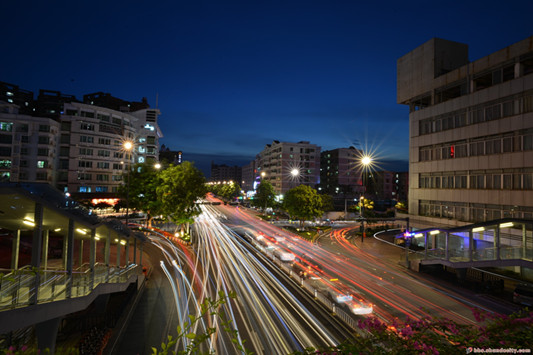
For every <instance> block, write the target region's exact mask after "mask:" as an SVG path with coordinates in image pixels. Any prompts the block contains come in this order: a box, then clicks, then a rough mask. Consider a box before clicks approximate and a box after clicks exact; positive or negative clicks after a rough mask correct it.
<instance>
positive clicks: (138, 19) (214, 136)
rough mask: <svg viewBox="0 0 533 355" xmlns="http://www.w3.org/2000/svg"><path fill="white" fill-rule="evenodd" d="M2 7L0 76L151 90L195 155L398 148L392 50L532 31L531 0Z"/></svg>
mask: <svg viewBox="0 0 533 355" xmlns="http://www.w3.org/2000/svg"><path fill="white" fill-rule="evenodd" d="M0 13H2V21H0V29H1V33H2V42H1V46H2V50H1V51H0V81H6V82H9V83H13V84H16V85H19V86H20V87H22V88H24V89H28V90H32V91H34V92H35V93H37V92H38V90H39V89H48V90H58V91H61V92H63V93H66V94H74V95H76V96H77V97H78V98H79V99H81V98H82V96H83V94H87V93H92V92H97V91H103V92H108V93H111V94H112V95H113V96H116V97H120V98H122V99H125V100H130V101H139V100H140V99H141V98H142V97H147V98H148V102H149V103H150V105H151V106H152V107H155V106H156V97H158V99H157V104H158V107H159V109H160V110H161V113H162V115H161V117H160V126H161V128H162V131H163V133H164V138H163V139H162V141H161V142H162V143H164V144H165V145H166V146H169V147H170V148H171V149H172V150H182V151H183V152H184V158H185V159H187V157H193V156H194V157H195V160H197V164H198V165H199V166H200V167H204V166H205V161H210V160H211V156H212V157H213V160H214V161H215V163H227V164H237V165H241V164H244V163H246V162H248V161H250V160H251V159H253V157H254V156H255V155H256V154H257V153H258V152H259V151H261V150H262V149H263V147H264V146H265V144H269V143H271V142H272V141H273V140H280V141H292V142H296V141H301V140H306V141H310V142H311V143H314V144H317V145H319V146H321V147H322V150H327V149H334V148H338V147H348V146H350V145H357V144H358V143H357V142H359V143H360V145H361V146H362V147H363V148H364V147H365V145H366V146H367V147H369V148H370V147H371V148H374V149H376V150H377V153H378V154H379V155H380V156H381V157H382V159H400V160H407V159H408V141H409V137H408V135H409V133H408V109H407V107H405V106H401V105H398V104H397V103H396V61H397V59H398V58H399V57H401V56H402V55H404V54H406V53H407V52H409V51H411V50H412V49H414V48H415V47H417V46H419V45H421V44H422V43H424V42H426V41H428V40H429V39H431V38H432V37H440V38H445V39H449V40H454V41H458V42H463V43H466V44H468V45H469V53H470V54H469V57H470V60H476V59H479V58H481V57H483V56H485V55H488V54H490V53H492V52H494V51H496V50H499V49H502V48H504V47H506V46H508V45H510V44H512V43H515V42H518V41H520V40H522V39H524V38H526V37H528V36H530V35H532V34H533V21H532V20H531V14H532V13H533V1H530V0H524V1H514V0H511V1H506V2H501V1H483V2H478V1H446V2H442V1H440V2H435V1H410V2H409V1H407V2H399V1H381V2H380V1H356V0H354V1H332V0H323V1H312V0H308V1H289V0H286V1H271V0H269V1H266V0H265V1H254V0H247V1H223V0H220V1H198V0H188V1H178V0H176V1H157V0H154V1H114V0H106V1H90V2H89V1H82V0H79V1H72V0H69V1H42V0H40V1H2V3H1V4H0ZM203 155H208V157H207V159H205V156H203ZM202 157H203V158H202ZM204 170H205V169H204Z"/></svg>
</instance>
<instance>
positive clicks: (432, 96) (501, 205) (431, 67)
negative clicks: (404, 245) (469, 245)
mask: <svg viewBox="0 0 533 355" xmlns="http://www.w3.org/2000/svg"><path fill="white" fill-rule="evenodd" d="M397 73H398V78H397V102H398V103H400V104H405V105H409V109H410V113H409V126H410V128H409V131H410V143H409V182H410V187H409V213H410V215H412V217H413V219H414V220H415V221H414V224H415V225H416V224H419V225H420V226H430V225H435V223H441V224H448V225H461V224H465V223H470V222H480V221H485V220H492V219H498V218H505V217H515V218H527V219H531V218H532V217H533V36H532V37H529V38H527V39H525V40H523V41H520V42H518V43H515V44H513V45H510V46H509V47H507V48H504V49H502V50H499V51H497V52H495V53H492V54H490V55H488V56H486V57H484V58H481V59H478V60H476V61H474V62H469V60H468V47H467V45H465V44H462V43H457V42H452V41H447V40H443V39H438V38H434V39H431V40H430V41H428V42H426V43H424V44H422V45H421V46H420V47H418V48H416V49H414V50H413V51H411V52H409V53H407V54H406V55H404V56H403V57H401V58H400V59H399V60H398V62H397Z"/></svg>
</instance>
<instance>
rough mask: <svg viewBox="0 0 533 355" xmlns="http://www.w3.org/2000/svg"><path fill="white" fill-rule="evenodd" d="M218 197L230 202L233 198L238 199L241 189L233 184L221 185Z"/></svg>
mask: <svg viewBox="0 0 533 355" xmlns="http://www.w3.org/2000/svg"><path fill="white" fill-rule="evenodd" d="M221 186H222V188H220V192H219V195H220V196H221V197H223V198H225V199H226V200H232V199H234V198H235V197H239V196H240V194H241V187H240V186H239V184H237V183H235V182H229V183H227V184H223V185H221Z"/></svg>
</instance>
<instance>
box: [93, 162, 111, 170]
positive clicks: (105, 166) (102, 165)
mask: <svg viewBox="0 0 533 355" xmlns="http://www.w3.org/2000/svg"><path fill="white" fill-rule="evenodd" d="M96 167H97V168H98V169H109V163H108V162H103V161H99V162H98V163H96Z"/></svg>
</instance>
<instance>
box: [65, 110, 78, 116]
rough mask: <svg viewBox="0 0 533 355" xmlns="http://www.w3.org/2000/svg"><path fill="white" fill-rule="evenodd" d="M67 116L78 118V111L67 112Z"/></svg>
mask: <svg viewBox="0 0 533 355" xmlns="http://www.w3.org/2000/svg"><path fill="white" fill-rule="evenodd" d="M67 115H68V116H78V110H67Z"/></svg>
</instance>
